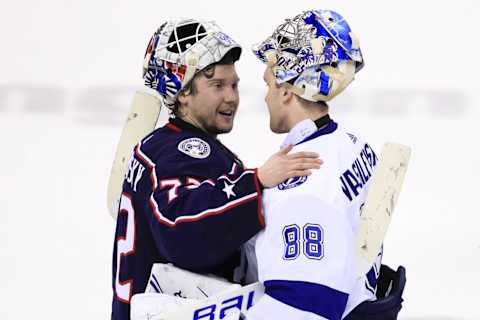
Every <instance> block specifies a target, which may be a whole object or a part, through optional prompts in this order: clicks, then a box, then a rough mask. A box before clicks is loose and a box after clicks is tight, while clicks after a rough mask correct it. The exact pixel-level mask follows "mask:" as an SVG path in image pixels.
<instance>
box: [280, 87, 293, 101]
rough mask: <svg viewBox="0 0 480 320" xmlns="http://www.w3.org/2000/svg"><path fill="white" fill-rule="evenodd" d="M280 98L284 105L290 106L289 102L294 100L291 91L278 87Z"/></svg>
mask: <svg viewBox="0 0 480 320" xmlns="http://www.w3.org/2000/svg"><path fill="white" fill-rule="evenodd" d="M280 97H281V99H282V102H283V103H284V104H290V103H291V101H292V100H293V99H294V98H295V94H294V93H293V91H292V90H289V89H288V87H286V86H281V87H280Z"/></svg>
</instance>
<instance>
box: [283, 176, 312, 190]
mask: <svg viewBox="0 0 480 320" xmlns="http://www.w3.org/2000/svg"><path fill="white" fill-rule="evenodd" d="M305 181H307V177H306V176H303V177H294V178H290V179H288V180H285V181H284V182H282V183H280V184H279V185H278V190H288V189H291V188H295V187H298V186H299V185H302V184H303V183H304V182H305Z"/></svg>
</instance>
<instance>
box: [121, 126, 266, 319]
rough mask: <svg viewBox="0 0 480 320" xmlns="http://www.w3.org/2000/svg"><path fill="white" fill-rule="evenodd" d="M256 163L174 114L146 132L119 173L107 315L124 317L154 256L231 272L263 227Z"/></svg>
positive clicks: (143, 284)
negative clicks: (120, 188)
mask: <svg viewBox="0 0 480 320" xmlns="http://www.w3.org/2000/svg"><path fill="white" fill-rule="evenodd" d="M261 210H262V205H261V189H260V183H259V181H258V178H257V173H256V170H255V169H252V170H249V169H245V168H244V167H243V164H242V162H241V161H240V160H239V159H238V158H237V157H236V156H235V155H234V154H233V153H232V152H231V151H230V150H228V149H227V148H226V147H225V146H224V145H223V144H222V143H220V141H218V140H217V139H215V138H214V137H212V136H210V135H208V134H207V133H204V132H203V131H201V130H199V129H197V128H196V127H194V126H192V125H190V124H188V123H186V122H184V121H182V120H180V119H173V120H170V122H169V123H168V124H167V125H166V126H164V127H162V128H159V129H157V130H155V131H154V132H152V133H151V134H150V135H148V136H147V137H145V138H144V139H143V140H142V141H141V142H140V143H139V144H138V145H137V146H136V147H135V149H134V152H133V156H132V159H131V160H130V163H129V167H128V170H127V173H126V176H125V180H124V184H123V193H122V198H121V201H120V208H119V212H118V218H117V227H116V232H115V244H114V252H113V277H112V285H113V292H114V297H113V302H112V319H114V320H124V319H125V320H126V319H129V313H130V305H129V303H130V299H131V297H132V295H134V294H136V293H140V292H144V290H145V287H146V285H147V281H148V278H149V275H150V270H151V267H152V264H153V263H157V262H163V263H165V262H171V263H173V264H175V265H176V266H178V267H180V268H184V269H188V270H191V271H195V272H208V273H213V274H217V275H220V276H223V277H226V278H231V276H232V274H233V269H234V267H235V266H236V263H237V261H238V259H239V251H238V248H240V246H241V245H242V244H243V243H244V242H246V241H247V240H248V239H249V238H251V237H252V236H253V235H255V234H256V233H257V232H258V231H259V230H261V229H262V228H263V225H264V223H263V214H262V211H261Z"/></svg>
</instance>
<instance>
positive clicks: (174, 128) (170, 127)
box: [165, 123, 182, 133]
mask: <svg viewBox="0 0 480 320" xmlns="http://www.w3.org/2000/svg"><path fill="white" fill-rule="evenodd" d="M165 127H167V128H168V129H170V130H172V131H175V132H177V133H180V132H182V129H180V128H179V127H177V126H176V125H174V124H172V123H167V124H166V125H165Z"/></svg>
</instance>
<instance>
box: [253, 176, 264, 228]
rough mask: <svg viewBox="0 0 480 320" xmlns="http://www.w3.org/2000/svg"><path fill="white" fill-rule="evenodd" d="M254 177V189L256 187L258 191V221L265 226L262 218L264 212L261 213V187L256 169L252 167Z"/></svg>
mask: <svg viewBox="0 0 480 320" xmlns="http://www.w3.org/2000/svg"><path fill="white" fill-rule="evenodd" d="M253 171H254V175H255V177H254V178H253V180H254V181H255V189H257V193H258V208H257V212H258V221H259V222H260V225H262V227H265V220H264V214H263V207H262V189H261V188H260V181H259V180H258V170H257V169H253Z"/></svg>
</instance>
